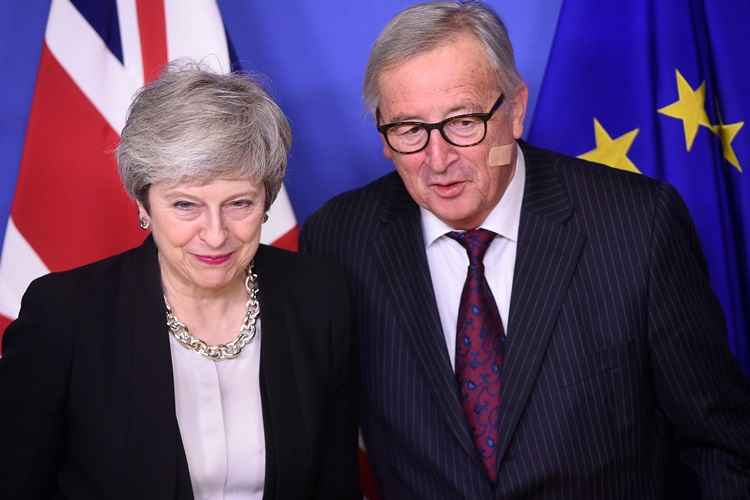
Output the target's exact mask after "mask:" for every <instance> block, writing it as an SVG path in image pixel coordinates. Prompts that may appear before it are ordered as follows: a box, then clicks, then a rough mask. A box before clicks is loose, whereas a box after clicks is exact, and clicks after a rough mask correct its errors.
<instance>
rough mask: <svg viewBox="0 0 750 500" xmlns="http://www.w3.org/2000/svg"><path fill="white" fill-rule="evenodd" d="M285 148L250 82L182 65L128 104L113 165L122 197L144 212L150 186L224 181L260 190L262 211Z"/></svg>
mask: <svg viewBox="0 0 750 500" xmlns="http://www.w3.org/2000/svg"><path fill="white" fill-rule="evenodd" d="M291 141H292V133H291V130H290V128H289V123H288V122H287V119H286V117H285V116H284V113H283V112H282V111H281V109H280V108H279V106H278V105H277V104H276V103H275V102H274V101H273V99H271V97H270V96H269V95H268V93H266V91H265V90H263V88H262V87H261V86H260V85H259V84H258V83H257V82H256V81H255V80H253V79H252V78H251V77H249V76H248V75H245V74H241V73H229V74H218V73H215V72H213V71H212V70H210V69H209V68H208V67H205V66H202V65H200V64H198V63H194V62H191V61H188V60H185V59H182V60H178V61H175V62H172V63H170V64H169V65H168V66H167V67H166V68H165V70H164V72H163V73H162V74H161V76H160V77H159V78H158V79H157V80H155V81H153V82H151V83H149V84H148V85H146V86H145V87H143V88H142V89H141V90H140V91H139V92H138V94H137V95H136V96H135V99H134V100H133V103H132V104H131V105H130V110H129V111H128V118H127V122H126V123H125V128H123V130H122V135H121V137H120V144H119V145H118V146H117V164H118V170H119V173H120V177H121V179H122V182H123V185H124V187H125V190H126V191H127V193H128V194H129V195H130V196H131V197H132V198H134V199H136V200H138V201H140V202H141V203H142V204H143V205H144V207H146V209H147V210H148V209H149V206H148V200H147V197H148V189H149V186H151V185H152V184H154V183H156V182H167V183H179V182H198V183H202V182H210V181H211V180H213V179H217V178H227V177H247V178H249V179H252V180H254V181H256V182H262V183H263V185H264V188H265V192H266V209H268V207H270V206H271V203H272V202H273V201H274V199H276V195H277V194H278V192H279V189H281V183H282V181H283V179H284V173H285V171H286V164H287V156H288V153H289V148H290V146H291Z"/></svg>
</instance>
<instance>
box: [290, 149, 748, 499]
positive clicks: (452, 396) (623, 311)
mask: <svg viewBox="0 0 750 500" xmlns="http://www.w3.org/2000/svg"><path fill="white" fill-rule="evenodd" d="M523 150H524V155H525V158H526V168H527V173H526V187H525V192H524V200H523V208H522V214H521V223H520V231H519V241H518V251H517V260H516V268H515V276H514V282H513V292H512V298H511V309H510V318H509V325H508V329H507V330H508V335H509V351H508V356H507V359H506V365H505V368H504V380H505V382H504V385H503V389H502V391H503V402H504V408H503V414H502V417H501V423H500V429H499V433H500V442H499V453H500V462H499V472H498V482H497V486H496V487H493V486H492V485H491V484H490V483H489V481H488V479H486V476H485V475H484V474H483V472H482V468H481V465H480V462H479V459H478V457H477V455H476V452H475V450H474V446H473V444H472V440H471V437H470V435H469V430H468V428H467V424H466V422H465V419H464V416H463V412H462V409H461V406H460V404H459V399H458V394H457V388H456V383H455V380H454V375H453V372H452V369H451V366H450V362H449V358H448V353H447V352H446V349H445V340H444V337H443V334H442V331H441V326H440V320H439V317H438V313H437V307H436V303H435V297H434V294H433V289H432V285H431V282H430V275H429V271H428V267H427V261H426V257H425V249H424V244H423V240H422V233H421V226H420V221H419V212H418V209H417V206H416V205H415V203H414V202H413V201H412V200H411V198H410V196H409V195H408V193H407V192H406V190H405V189H404V186H403V184H402V183H401V181H400V179H399V177H398V176H397V175H396V174H395V173H392V174H390V175H387V176H385V177H383V178H381V179H379V180H377V181H375V182H374V183H372V184H370V185H368V186H366V187H364V188H362V189H360V190H357V191H353V192H350V193H346V194H343V195H341V196H339V197H337V198H334V199H333V200H331V201H330V202H328V204H326V205H325V206H324V207H323V208H322V209H321V210H320V211H319V212H317V213H316V214H315V215H314V216H312V217H311V218H310V219H309V220H308V222H307V223H306V224H305V227H304V229H303V232H302V241H301V246H302V250H303V251H304V252H309V253H314V254H321V255H327V256H330V257H333V258H335V259H336V260H337V261H340V262H342V263H344V265H345V266H346V268H348V271H349V273H350V277H351V280H352V284H353V294H354V307H355V315H356V317H357V321H358V328H359V330H360V334H361V367H362V381H363V385H364V391H363V397H362V403H363V408H362V428H363V431H364V436H365V442H366V445H367V447H368V451H369V455H370V457H371V461H372V463H373V466H374V468H375V472H376V476H377V478H378V479H379V481H380V484H381V487H382V489H383V493H384V496H385V498H386V499H395V498H404V499H407V498H408V499H417V498H422V499H443V498H445V499H457V498H465V499H470V500H476V499H490V498H524V499H528V498H545V499H547V498H561V499H562V498H564V499H580V498H595V499H610V498H622V499H649V498H666V497H672V495H673V494H676V491H678V490H683V491H690V492H692V493H694V494H702V496H703V497H705V498H750V477H748V476H749V475H750V390H749V388H748V382H747V381H746V380H745V379H743V377H742V375H741V373H740V372H739V371H738V369H737V367H736V365H735V364H734V362H733V360H732V359H731V356H730V354H729V352H728V349H727V346H726V342H725V327H724V322H723V318H722V313H721V311H720V308H719V305H718V304H717V301H716V299H715V297H714V295H713V294H712V292H711V290H710V288H709V283H708V278H707V273H706V267H705V263H704V259H703V256H702V253H701V251H700V249H699V243H698V241H697V238H696V235H695V232H694V229H693V226H692V223H691V221H690V218H689V215H688V213H687V210H686V208H685V206H684V204H683V203H682V201H681V200H680V198H679V197H678V195H677V194H676V193H675V191H674V190H673V189H672V188H670V187H669V186H667V185H665V184H660V183H657V182H655V181H653V180H651V179H648V178H646V177H643V176H637V175H631V174H626V173H623V172H618V171H615V170H612V169H609V168H604V167H602V166H599V165H594V164H591V163H587V162H583V161H580V160H575V159H572V158H566V157H562V156H558V155H555V154H552V153H549V152H545V151H541V150H538V149H535V148H532V147H530V146H527V145H523ZM677 459H680V460H679V463H681V464H683V465H680V466H679V467H680V468H684V471H682V472H686V473H687V476H685V477H686V478H687V479H684V480H683V481H687V482H682V483H680V484H679V485H672V484H671V483H670V481H669V479H668V478H669V477H671V474H669V473H668V472H669V471H670V470H672V467H673V465H672V464H673V463H677ZM675 488H677V489H675Z"/></svg>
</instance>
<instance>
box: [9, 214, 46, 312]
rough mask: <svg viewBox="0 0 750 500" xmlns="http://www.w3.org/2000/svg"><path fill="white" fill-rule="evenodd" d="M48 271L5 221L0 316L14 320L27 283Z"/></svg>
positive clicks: (14, 226) (27, 244)
mask: <svg viewBox="0 0 750 500" xmlns="http://www.w3.org/2000/svg"><path fill="white" fill-rule="evenodd" d="M48 272H49V270H48V269H47V266H45V265H44V262H42V259H40V258H39V256H38V255H37V254H36V252H35V251H34V249H33V248H31V245H29V243H28V242H27V241H26V239H25V238H24V237H23V235H21V233H20V232H18V228H16V225H15V223H13V219H12V218H9V219H8V226H7V228H6V229H5V241H4V242H3V251H2V253H0V314H2V315H3V316H7V317H8V318H10V319H16V318H17V317H18V311H19V310H20V309H21V297H22V296H23V292H24V291H26V288H27V287H28V286H29V283H31V282H32V281H34V280H35V279H36V278H38V277H40V276H43V275H45V274H47V273H48Z"/></svg>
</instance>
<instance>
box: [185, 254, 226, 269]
mask: <svg viewBox="0 0 750 500" xmlns="http://www.w3.org/2000/svg"><path fill="white" fill-rule="evenodd" d="M194 255H195V258H196V259H198V260H199V261H201V262H203V263H204V264H210V265H214V266H218V265H219V264H223V263H224V262H226V261H228V260H229V258H230V257H231V256H232V254H231V253H225V254H223V255H198V254H194Z"/></svg>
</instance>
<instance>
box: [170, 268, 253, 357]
mask: <svg viewBox="0 0 750 500" xmlns="http://www.w3.org/2000/svg"><path fill="white" fill-rule="evenodd" d="M245 290H247V296H248V298H247V303H246V304H245V319H244V320H243V321H242V326H241V327H240V333H239V335H237V336H236V337H235V338H234V339H233V340H232V341H230V342H227V343H226V344H219V345H209V344H207V343H206V342H204V341H202V340H201V339H199V338H196V337H193V336H192V335H190V331H188V328H187V326H185V324H184V323H183V322H181V321H180V320H179V319H177V317H176V316H175V315H174V313H173V312H172V308H171V307H170V306H169V302H167V297H166V295H165V296H164V303H165V304H166V306H167V327H168V328H169V333H171V334H172V336H173V337H174V338H175V339H176V340H177V341H178V342H179V343H180V344H182V346H183V347H185V348H186V349H190V350H191V351H195V352H197V353H198V354H200V355H202V356H205V357H207V358H208V359H211V360H214V361H221V360H223V359H232V358H236V357H237V356H238V355H239V354H240V352H242V349H243V348H244V347H245V346H246V345H247V344H249V343H250V342H252V341H253V339H254V338H255V334H256V333H257V330H256V328H255V323H256V320H257V319H258V315H259V314H260V304H259V303H258V275H257V274H254V273H253V263H252V262H251V263H250V266H249V267H248V269H247V276H246V277H245Z"/></svg>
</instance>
